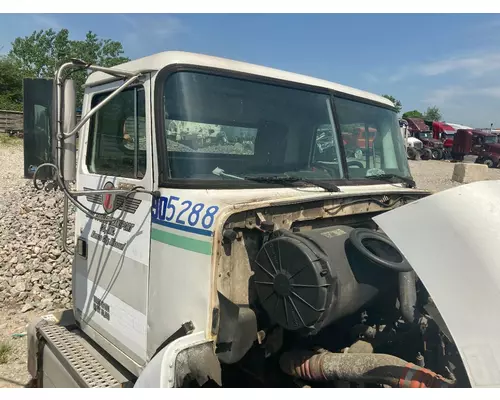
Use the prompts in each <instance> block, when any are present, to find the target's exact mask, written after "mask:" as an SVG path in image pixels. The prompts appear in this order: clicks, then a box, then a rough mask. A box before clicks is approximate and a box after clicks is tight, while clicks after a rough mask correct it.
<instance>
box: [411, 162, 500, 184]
mask: <svg viewBox="0 0 500 400" xmlns="http://www.w3.org/2000/svg"><path fill="white" fill-rule="evenodd" d="M474 159H475V157H467V159H466V160H465V162H474ZM409 163H410V169H411V172H412V175H413V179H415V183H416V184H417V187H418V188H419V189H427V190H430V191H432V192H438V191H441V190H446V189H451V188H452V187H455V186H459V185H460V183H458V182H454V181H452V180H451V176H452V175H453V168H454V164H453V163H450V162H448V161H434V160H428V161H411V160H410V161H409ZM497 179H500V169H489V170H488V177H487V180H497Z"/></svg>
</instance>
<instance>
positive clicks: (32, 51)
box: [9, 29, 129, 105]
mask: <svg viewBox="0 0 500 400" xmlns="http://www.w3.org/2000/svg"><path fill="white" fill-rule="evenodd" d="M123 53H124V51H123V46H122V44H121V43H120V42H117V41H113V40H111V39H100V38H99V37H98V36H97V35H96V34H95V33H93V32H90V31H89V32H88V33H87V35H86V36H85V39H84V40H71V39H70V37H69V31H68V30H67V29H61V30H60V31H59V32H55V31H54V30H52V29H48V30H43V29H42V30H40V31H35V32H33V33H32V34H31V35H30V36H26V37H23V38H21V37H18V38H16V39H15V40H14V42H13V43H12V49H11V51H10V52H9V57H10V58H11V59H12V60H14V62H16V63H17V64H18V65H19V67H20V69H21V72H22V75H23V76H24V77H29V78H53V77H54V76H55V73H56V71H57V69H58V68H59V67H60V66H61V65H62V64H63V63H65V62H67V61H69V60H70V59H71V58H77V59H80V60H83V61H85V62H87V63H89V64H98V65H101V66H104V67H112V66H115V65H118V64H121V63H124V62H127V61H129V58H127V57H125V56H124V55H123ZM87 76H88V73H87V71H86V70H81V71H76V72H74V73H72V75H71V78H72V79H74V80H75V84H76V87H77V99H78V104H79V105H81V101H82V98H83V88H82V85H83V84H84V83H85V80H86V79H87Z"/></svg>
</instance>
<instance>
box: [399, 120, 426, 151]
mask: <svg viewBox="0 0 500 400" xmlns="http://www.w3.org/2000/svg"><path fill="white" fill-rule="evenodd" d="M399 127H400V130H401V136H402V137H403V138H404V140H405V147H406V155H407V156H408V159H409V160H430V159H431V157H432V154H431V151H430V150H429V149H427V148H424V144H423V143H422V141H421V140H419V139H417V138H415V137H413V136H410V131H409V129H408V122H407V121H405V120H403V119H400V120H399Z"/></svg>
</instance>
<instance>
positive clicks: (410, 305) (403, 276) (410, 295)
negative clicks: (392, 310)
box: [399, 271, 421, 324]
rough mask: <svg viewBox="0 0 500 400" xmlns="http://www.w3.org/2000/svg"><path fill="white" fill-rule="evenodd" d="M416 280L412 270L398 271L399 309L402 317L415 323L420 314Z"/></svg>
mask: <svg viewBox="0 0 500 400" xmlns="http://www.w3.org/2000/svg"><path fill="white" fill-rule="evenodd" d="M416 285H417V282H416V277H415V272H414V271H408V272H400V273H399V311H400V313H401V315H402V317H403V319H404V320H405V321H406V322H408V323H410V324H417V323H418V322H419V321H420V318H421V314H420V312H419V311H418V309H417V286H416Z"/></svg>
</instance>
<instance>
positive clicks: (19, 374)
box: [0, 134, 500, 388]
mask: <svg viewBox="0 0 500 400" xmlns="http://www.w3.org/2000/svg"><path fill="white" fill-rule="evenodd" d="M0 135H2V134H0ZM470 161H473V159H471V160H469V162H470ZM0 166H2V168H0V183H1V185H0V215H2V218H1V219H0V233H2V232H4V233H5V232H8V231H9V229H11V231H12V226H15V227H16V228H15V230H16V236H18V235H17V231H19V232H23V231H26V232H28V233H29V234H30V235H33V227H32V226H31V224H32V223H33V221H32V220H30V219H29V218H25V217H26V213H27V212H28V211H29V210H25V209H24V208H23V207H22V206H19V203H21V201H20V199H21V198H23V199H24V197H28V198H26V199H25V200H26V201H28V202H35V203H36V202H39V203H40V204H42V203H43V204H45V205H47V204H48V203H47V202H48V201H47V199H48V198H49V197H43V198H41V197H39V196H41V195H40V194H36V193H34V192H33V191H31V190H28V189H26V180H25V179H23V172H22V171H23V153H22V142H21V141H20V140H17V141H16V143H14V144H13V143H10V142H9V143H5V141H0ZM410 168H411V170H412V174H413V176H414V178H415V181H416V183H417V187H419V188H422V189H428V190H431V191H440V190H444V189H449V188H451V187H454V186H458V185H459V184H458V183H456V182H452V181H451V176H452V173H453V164H451V163H449V162H444V161H410ZM488 179H500V169H496V170H489V172H488ZM23 196H24V197H23ZM49 196H50V195H49ZM29 197H31V198H29ZM13 205H15V206H16V207H14V206H13ZM53 208H54V207H52V209H51V210H50V212H51V213H53V214H58V211H57V209H55V210H54V209H53ZM8 212H10V213H11V214H15V215H14V216H13V217H12V216H8V214H6V213H8ZM37 212H39V211H37ZM47 212H48V210H47V211H46V212H45V213H47ZM13 220H19V221H21V222H19V224H20V225H13V224H14V222H13ZM6 221H7V222H6ZM59 223H60V220H59V219H58V216H57V215H56V216H55V217H54V218H52V219H51V221H46V225H47V226H49V227H52V230H53V231H57V230H58V225H59ZM23 224H24V225H23ZM52 235H54V236H55V238H56V239H57V234H56V233H55V232H52ZM39 240H43V238H40V239H39ZM56 241H57V240H56ZM33 246H35V247H36V246H37V244H34V245H33ZM4 247H6V246H5V245H3V246H2V248H0V252H1V251H4V252H5V251H7V253H8V252H9V251H12V252H14V254H17V253H19V251H21V250H19V247H14V248H10V249H9V248H7V250H5V249H4ZM33 248H34V247H33ZM23 251H24V250H23ZM30 251H31V250H30ZM30 254H31V253H30ZM35 254H38V253H35ZM54 254H57V256H55V255H54ZM48 255H49V256H50V255H52V256H54V257H48V258H47V260H43V259H41V260H38V258H39V257H31V255H30V257H31V259H32V260H35V263H34V264H29V263H28V262H26V263H24V260H22V261H18V262H17V264H19V263H24V264H23V268H22V269H20V268H13V265H11V263H10V262H5V261H2V259H3V260H5V257H3V258H2V257H0V278H2V276H3V277H4V280H3V283H4V285H5V282H9V281H10V280H15V279H16V278H21V277H23V279H25V280H26V282H27V284H26V290H24V292H23V293H27V294H23V293H21V292H19V293H18V292H17V291H16V290H17V289H16V290H14V291H13V292H12V290H13V288H12V287H9V288H8V290H9V295H8V296H7V297H5V299H7V298H8V299H10V301H5V300H2V301H0V344H1V343H7V344H9V345H10V346H11V348H12V349H11V351H10V353H9V357H8V362H7V363H6V364H0V388H4V387H23V386H24V385H26V384H27V382H28V379H29V375H28V372H27V369H26V337H19V338H15V337H13V336H12V335H13V334H16V333H23V332H24V331H25V329H26V324H27V323H28V322H29V321H30V320H31V319H32V318H33V317H34V316H35V315H40V314H43V313H46V312H47V311H50V310H51V309H53V308H52V306H53V307H57V301H61V299H62V300H64V293H65V292H64V291H66V290H67V289H66V286H64V287H62V286H61V285H62V284H64V285H66V281H61V280H60V279H59V280H52V279H50V281H48V282H46V280H47V277H48V276H61V275H64V274H67V273H68V271H67V270H66V269H67V265H68V262H69V260H68V259H61V258H57V259H55V257H61V256H59V252H58V249H57V248H55V249H53V250H51V251H50V252H49V253H48ZM4 256H6V257H7V256H9V257H12V254H6V255H5V254H4ZM20 257H23V254H22V253H21V255H20ZM60 260H62V261H60ZM38 262H39V263H45V264H43V265H44V266H46V265H52V267H53V268H49V269H47V270H46V271H48V272H46V271H44V270H43V268H45V267H43V268H42V269H41V270H40V269H38V271H36V269H37V267H36V265H38V264H37V263H38ZM47 263H49V264H47ZM4 264H5V265H4ZM33 265H34V267H33ZM30 268H33V269H34V270H35V271H28V272H26V271H25V270H26V269H30ZM20 270H22V271H21V272H20ZM2 271H3V272H2ZM61 271H62V272H61ZM9 273H10V274H13V275H14V276H12V275H11V276H9V275H8V274H9ZM18 273H19V274H21V275H19V276H16V274H18ZM31 273H32V275H26V274H31ZM35 274H38V275H37V277H36V278H33V275H35ZM51 274H52V275H51ZM6 276H7V278H5V277H6ZM26 276H29V279H27V278H26ZM1 284H2V281H0V294H2V293H3V292H2V286H1ZM54 285H55V286H54ZM11 286H12V285H11ZM21 286H22V285H21ZM16 287H17V285H16ZM4 288H5V286H4ZM34 288H36V290H37V292H36V293H35V292H34ZM54 288H56V289H54ZM14 289H15V288H14ZM57 291H59V292H61V291H63V294H62V295H60V297H59V299H60V300H58V298H57V297H54V292H57ZM11 292H12V293H13V294H10V293H11ZM40 292H41V293H40ZM44 296H53V298H52V300H54V304H52V303H51V302H50V301H49V300H48V299H47V298H44ZM49 298H50V297H49ZM68 299H69V297H68ZM16 301H17V304H16ZM26 301H30V303H29V307H26ZM23 302H24V303H23ZM66 304H67V303H66ZM42 309H44V310H45V311H42ZM22 311H24V312H22Z"/></svg>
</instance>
